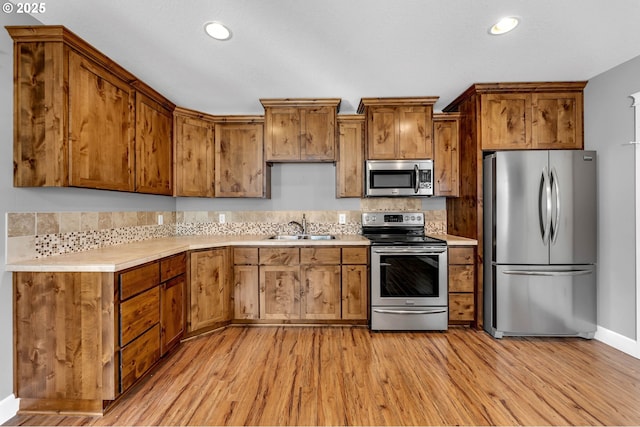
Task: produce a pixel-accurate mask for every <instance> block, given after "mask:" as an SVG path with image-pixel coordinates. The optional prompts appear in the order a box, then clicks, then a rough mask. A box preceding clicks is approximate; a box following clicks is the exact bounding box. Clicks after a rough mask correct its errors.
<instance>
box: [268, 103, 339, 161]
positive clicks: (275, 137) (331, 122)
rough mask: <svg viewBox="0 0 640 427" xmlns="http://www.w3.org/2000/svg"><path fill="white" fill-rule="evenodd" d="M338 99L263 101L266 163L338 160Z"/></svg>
mask: <svg viewBox="0 0 640 427" xmlns="http://www.w3.org/2000/svg"><path fill="white" fill-rule="evenodd" d="M340 101H341V100H340V99H339V98H329V99H308V98H301V99H261V100H260V102H261V103H262V105H263V107H264V111H265V113H264V119H265V123H264V143H265V160H266V161H267V162H333V161H335V160H336V115H337V113H338V109H339V107H340Z"/></svg>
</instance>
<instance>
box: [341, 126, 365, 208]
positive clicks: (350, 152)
mask: <svg viewBox="0 0 640 427" xmlns="http://www.w3.org/2000/svg"><path fill="white" fill-rule="evenodd" d="M363 186H364V116H363V115H362V114H352V115H339V116H338V158H337V159H336V187H337V188H336V196H337V197H363V194H364V188H363Z"/></svg>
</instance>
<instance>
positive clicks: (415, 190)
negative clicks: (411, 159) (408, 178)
mask: <svg viewBox="0 0 640 427" xmlns="http://www.w3.org/2000/svg"><path fill="white" fill-rule="evenodd" d="M413 170H414V172H415V174H416V183H415V186H414V189H413V191H414V192H415V193H416V194H418V191H420V168H419V167H418V165H417V164H416V165H414V166H413Z"/></svg>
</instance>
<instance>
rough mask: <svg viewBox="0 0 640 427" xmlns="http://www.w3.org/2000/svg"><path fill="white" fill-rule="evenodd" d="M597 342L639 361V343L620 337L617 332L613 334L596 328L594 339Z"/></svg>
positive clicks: (604, 329) (607, 330)
mask: <svg viewBox="0 0 640 427" xmlns="http://www.w3.org/2000/svg"><path fill="white" fill-rule="evenodd" d="M594 338H595V339H597V340H598V341H601V342H603V343H605V344H607V345H610V346H611V347H613V348H616V349H618V350H620V351H622V352H625V353H627V354H629V355H631V356H633V357H635V358H636V359H640V342H639V341H636V340H633V339H631V338H629V337H625V336H624V335H620V334H619V333H617V332H613V331H611V330H609V329H606V328H603V327H602V326H598V328H597V329H596V335H595V337H594Z"/></svg>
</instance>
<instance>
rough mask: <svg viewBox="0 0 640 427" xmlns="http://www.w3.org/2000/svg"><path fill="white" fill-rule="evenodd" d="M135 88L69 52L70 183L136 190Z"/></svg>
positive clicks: (110, 188) (108, 188)
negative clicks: (134, 149) (134, 148)
mask: <svg viewBox="0 0 640 427" xmlns="http://www.w3.org/2000/svg"><path fill="white" fill-rule="evenodd" d="M133 101H134V92H133V91H132V90H131V88H130V86H129V85H128V84H127V83H126V82H125V81H123V80H121V79H119V78H118V77H117V76H115V75H113V74H111V73H110V72H109V71H107V70H105V69H104V68H102V67H100V66H98V65H96V64H95V63H93V62H92V61H90V60H88V59H86V58H83V57H82V56H80V55H78V54H76V53H75V52H69V108H68V117H69V172H70V178H69V185H71V186H76V187H88V188H101V189H107V190H120V191H134V189H135V183H134V174H133V168H134V159H135V157H134V153H133V147H134V139H133V137H134V132H133V117H134V116H133Z"/></svg>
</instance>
